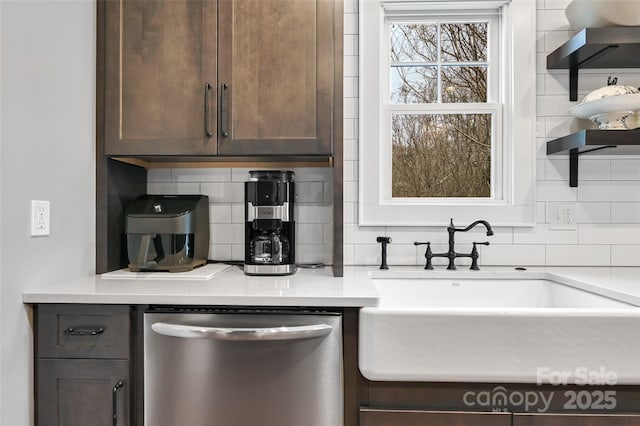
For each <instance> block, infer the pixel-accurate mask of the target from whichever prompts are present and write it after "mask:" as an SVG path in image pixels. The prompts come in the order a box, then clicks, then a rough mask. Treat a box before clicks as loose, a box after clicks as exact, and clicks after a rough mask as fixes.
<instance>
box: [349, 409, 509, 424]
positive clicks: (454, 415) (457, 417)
mask: <svg viewBox="0 0 640 426" xmlns="http://www.w3.org/2000/svg"><path fill="white" fill-rule="evenodd" d="M400 425H402V426H511V413H503V412H495V413H492V412H464V411H421V410H384V409H370V408H361V409H360V426H400Z"/></svg>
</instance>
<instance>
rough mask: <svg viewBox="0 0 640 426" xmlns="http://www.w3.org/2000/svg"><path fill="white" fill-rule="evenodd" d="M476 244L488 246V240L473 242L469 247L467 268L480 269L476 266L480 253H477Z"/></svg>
mask: <svg viewBox="0 0 640 426" xmlns="http://www.w3.org/2000/svg"><path fill="white" fill-rule="evenodd" d="M478 244H480V245H483V246H488V245H489V241H482V242H476V241H474V242H473V248H472V249H471V268H469V269H471V270H472V271H479V270H480V268H479V267H478V258H479V257H480V254H479V253H478V247H477V245H478Z"/></svg>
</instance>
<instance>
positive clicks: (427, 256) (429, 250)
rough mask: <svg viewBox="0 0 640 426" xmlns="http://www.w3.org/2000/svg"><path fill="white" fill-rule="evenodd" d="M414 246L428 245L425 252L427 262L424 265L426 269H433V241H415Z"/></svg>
mask: <svg viewBox="0 0 640 426" xmlns="http://www.w3.org/2000/svg"><path fill="white" fill-rule="evenodd" d="M413 245H414V246H423V245H426V246H427V250H426V251H425V252H424V257H425V258H426V259H427V263H426V264H425V265H424V269H433V264H432V263H431V258H432V257H433V253H432V252H431V241H427V242H424V243H422V242H419V241H414V242H413Z"/></svg>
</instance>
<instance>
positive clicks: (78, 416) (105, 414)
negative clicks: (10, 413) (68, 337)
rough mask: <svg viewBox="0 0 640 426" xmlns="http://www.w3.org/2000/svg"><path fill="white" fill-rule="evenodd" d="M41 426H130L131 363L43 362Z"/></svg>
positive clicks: (39, 369)
mask: <svg viewBox="0 0 640 426" xmlns="http://www.w3.org/2000/svg"><path fill="white" fill-rule="evenodd" d="M37 377H38V384H37V405H36V406H37V425H38V426H114V425H117V426H129V424H130V422H129V418H130V394H131V390H130V383H131V380H130V372H129V361H127V360H105V359H96V360H89V359H39V360H38V361H37Z"/></svg>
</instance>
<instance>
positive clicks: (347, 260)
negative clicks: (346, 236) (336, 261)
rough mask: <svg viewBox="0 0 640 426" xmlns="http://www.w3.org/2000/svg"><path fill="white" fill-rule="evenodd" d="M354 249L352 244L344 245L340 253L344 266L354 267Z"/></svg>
mask: <svg viewBox="0 0 640 426" xmlns="http://www.w3.org/2000/svg"><path fill="white" fill-rule="evenodd" d="M355 247H356V246H354V245H353V244H345V245H344V248H343V252H342V261H343V262H344V264H345V265H355V264H356V262H355V257H354V251H355Z"/></svg>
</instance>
